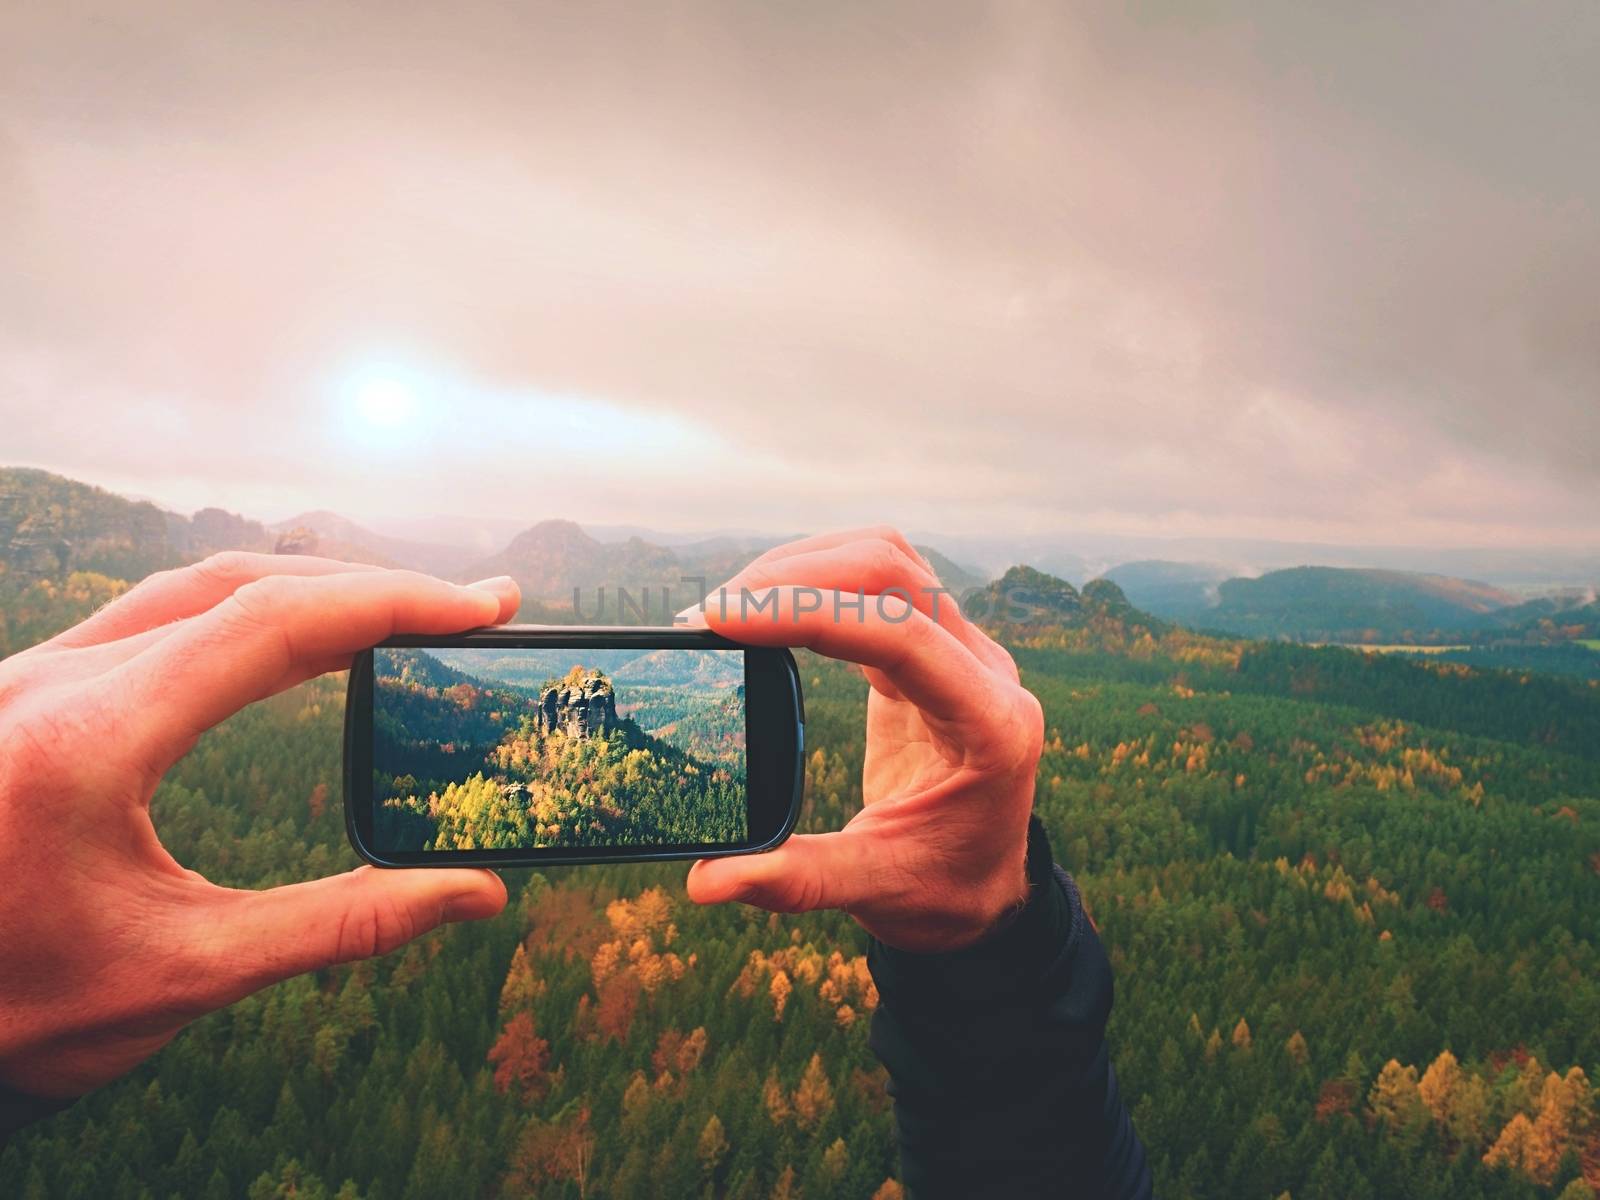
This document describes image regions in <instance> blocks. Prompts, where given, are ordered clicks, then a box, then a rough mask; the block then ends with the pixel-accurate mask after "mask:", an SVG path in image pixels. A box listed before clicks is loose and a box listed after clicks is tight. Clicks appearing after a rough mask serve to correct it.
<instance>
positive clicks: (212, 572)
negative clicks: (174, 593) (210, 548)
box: [186, 550, 260, 587]
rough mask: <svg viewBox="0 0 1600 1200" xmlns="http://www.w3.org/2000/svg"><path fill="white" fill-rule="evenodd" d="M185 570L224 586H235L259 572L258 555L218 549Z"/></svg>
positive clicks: (252, 577)
mask: <svg viewBox="0 0 1600 1200" xmlns="http://www.w3.org/2000/svg"><path fill="white" fill-rule="evenodd" d="M186 570H188V571H189V572H190V573H191V574H193V575H198V576H199V577H200V578H202V579H206V580H210V581H211V582H213V583H219V584H222V585H223V586H224V587H234V586H237V585H239V584H240V583H242V582H244V581H247V580H251V579H254V578H255V577H256V576H257V575H258V574H259V573H260V572H259V558H258V556H256V555H254V554H249V553H247V552H245V551H243V550H218V551H217V552H216V553H215V554H209V555H207V556H206V557H205V558H203V559H201V560H200V561H199V562H197V563H195V564H194V565H193V566H191V567H188V568H186Z"/></svg>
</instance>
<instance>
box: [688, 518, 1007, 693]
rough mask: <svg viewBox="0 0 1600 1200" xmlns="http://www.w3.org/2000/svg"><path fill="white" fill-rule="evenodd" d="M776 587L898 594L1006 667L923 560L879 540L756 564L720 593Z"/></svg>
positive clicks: (987, 659) (980, 653) (1002, 655)
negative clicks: (790, 586) (803, 587)
mask: <svg viewBox="0 0 1600 1200" xmlns="http://www.w3.org/2000/svg"><path fill="white" fill-rule="evenodd" d="M779 585H794V586H805V587H814V588H821V589H823V590H825V591H835V590H837V591H841V592H865V593H867V594H869V595H889V594H898V595H900V596H902V597H903V598H905V599H908V600H910V601H911V603H912V605H913V606H915V608H916V609H917V611H918V612H921V613H925V614H926V615H927V616H929V617H931V618H932V619H934V620H935V621H937V622H938V623H939V624H940V625H943V626H944V627H945V628H946V629H948V630H949V631H950V632H951V633H953V634H955V636H956V637H958V638H960V639H961V641H962V642H963V643H964V644H965V645H966V647H967V649H969V650H971V651H972V652H973V653H974V654H976V655H977V656H978V657H979V658H980V659H982V660H983V661H984V662H985V663H987V664H988V665H989V666H990V667H992V668H995V669H1003V668H1004V667H1006V666H1008V665H1009V663H1010V656H1009V655H1007V654H1006V653H1005V652H1004V651H1003V650H1001V649H1000V647H999V646H997V645H996V644H995V643H994V642H993V641H991V640H990V639H989V638H988V637H987V636H986V635H985V634H984V633H983V631H982V630H980V629H978V628H977V627H976V626H975V625H973V624H972V623H971V622H970V621H968V620H967V619H966V617H964V616H963V615H962V613H961V607H960V605H959V604H958V603H957V601H956V598H955V596H954V594H952V593H951V592H950V591H949V590H948V589H946V588H945V587H944V586H943V585H942V584H941V583H940V582H939V577H938V576H937V575H935V574H934V573H933V571H931V570H930V569H929V568H928V567H927V565H926V563H925V562H924V561H923V560H922V558H921V557H920V556H919V557H917V558H912V557H911V556H910V555H908V554H907V553H906V551H905V549H904V547H903V546H902V545H900V544H897V543H896V542H893V541H888V540H885V539H884V538H880V537H870V538H861V539H857V540H855V541H849V542H839V543H837V544H835V545H833V546H829V547H826V548H824V549H819V550H807V551H800V552H798V553H795V554H790V555H787V556H785V557H783V558H778V559H772V560H769V561H766V562H763V561H761V560H760V559H757V560H756V561H755V562H753V563H751V564H750V565H749V566H747V567H745V568H744V569H743V570H742V571H740V572H739V573H738V574H737V575H735V576H734V577H733V578H732V579H730V580H729V581H728V582H727V583H726V584H724V585H723V588H722V589H720V590H725V591H726V592H728V593H729V594H730V595H732V596H734V597H737V595H738V593H739V591H740V589H749V590H750V591H761V590H764V589H766V588H770V587H777V586H779ZM718 594H719V593H712V595H711V597H708V602H710V603H717V597H718ZM1002 660H1003V661H1002Z"/></svg>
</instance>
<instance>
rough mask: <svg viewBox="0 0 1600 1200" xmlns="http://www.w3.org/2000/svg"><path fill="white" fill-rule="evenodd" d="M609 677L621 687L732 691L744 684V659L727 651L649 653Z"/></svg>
mask: <svg viewBox="0 0 1600 1200" xmlns="http://www.w3.org/2000/svg"><path fill="white" fill-rule="evenodd" d="M611 674H612V678H614V679H615V680H616V681H617V682H618V683H620V684H630V683H631V684H650V685H652V686H655V687H674V686H678V685H685V684H695V685H698V686H701V687H731V686H734V685H737V684H742V683H743V682H744V657H743V655H741V654H739V653H737V652H735V653H732V654H730V653H729V652H728V651H726V650H651V651H648V652H647V653H645V654H641V655H639V657H637V658H634V659H630V660H629V661H628V662H626V663H624V664H623V665H622V666H620V667H618V668H616V669H615V670H614V671H612V673H611Z"/></svg>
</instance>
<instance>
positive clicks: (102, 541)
mask: <svg viewBox="0 0 1600 1200" xmlns="http://www.w3.org/2000/svg"><path fill="white" fill-rule="evenodd" d="M272 546H273V537H272V535H271V534H270V533H268V531H267V530H266V528H265V527H264V526H263V525H262V524H261V523H260V522H259V521H252V520H249V519H248V518H245V517H241V516H238V515H237V514H235V513H230V512H225V511H223V510H222V509H220V508H202V509H201V510H200V511H199V512H196V513H195V514H194V515H193V516H188V517H186V516H183V515H182V514H180V513H174V512H168V511H166V510H165V509H162V508H159V507H157V506H156V505H154V504H152V503H150V502H149V501H148V500H129V499H127V498H126V497H124V496H118V495H116V494H114V493H112V492H108V491H105V490H104V489H102V488H97V487H94V486H92V485H90V484H87V483H79V482H78V481H77V480H75V479H66V478H64V477H62V476H60V475H53V474H51V473H50V472H48V471H38V470H33V469H32V468H27V467H0V576H7V575H9V576H11V577H13V578H22V579H42V578H49V579H60V578H63V577H65V576H66V575H68V574H69V573H71V572H73V571H96V572H99V573H100V574H103V575H110V576H113V577H115V578H118V579H142V578H143V577H144V576H146V575H148V574H150V573H151V572H153V571H159V570H163V569H164V568H167V567H172V566H177V565H178V564H180V563H184V562H189V561H192V560H194V559H197V558H203V557H204V556H205V555H207V554H210V553H212V552H214V551H217V550H259V551H270V550H271V549H272Z"/></svg>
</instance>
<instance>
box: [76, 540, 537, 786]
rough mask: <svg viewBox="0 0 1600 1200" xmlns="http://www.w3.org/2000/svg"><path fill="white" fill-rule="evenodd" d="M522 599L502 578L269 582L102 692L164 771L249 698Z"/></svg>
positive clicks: (512, 607)
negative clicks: (404, 637)
mask: <svg viewBox="0 0 1600 1200" xmlns="http://www.w3.org/2000/svg"><path fill="white" fill-rule="evenodd" d="M518 599H519V595H518V591H517V586H516V584H515V583H513V582H512V581H511V580H509V579H503V578H502V579H494V580H486V581H484V582H483V583H481V584H476V585H473V586H471V587H462V586H460V585H458V584H453V583H446V582H444V581H443V580H442V579H434V578H433V577H432V576H428V575H418V574H415V573H414V572H411V571H372V572H360V573H345V574H337V575H323V576H308V577H292V576H282V575H275V576H267V577H265V578H262V579H257V580H255V581H254V582H251V583H248V584H246V585H244V586H243V587H241V588H239V589H238V590H237V591H236V592H234V593H233V594H232V595H231V596H229V597H228V598H227V599H226V600H224V601H223V602H222V603H221V604H218V605H216V606H215V607H214V608H211V609H209V610H207V611H206V612H204V613H202V614H200V615H199V616H197V617H191V618H190V619H189V620H187V621H185V622H183V623H182V625H181V626H179V627H178V628H177V629H175V630H173V632H172V633H171V634H169V635H168V636H167V637H165V638H163V639H161V640H160V641H159V642H157V643H156V644H155V645H153V646H151V647H149V648H148V649H146V650H145V651H144V652H143V653H141V654H139V655H137V656H135V657H134V658H132V659H129V660H128V661H127V662H125V663H123V664H122V665H121V666H118V667H116V668H114V669H113V670H111V671H109V672H107V673H106V675H105V676H103V679H104V681H105V684H106V694H107V695H110V696H114V697H116V698H117V699H118V702H119V703H120V704H121V705H122V708H123V711H124V712H125V713H126V715H127V721H128V728H129V732H130V736H129V739H128V747H127V748H128V749H129V750H130V752H131V753H133V754H134V755H136V756H139V760H140V761H143V762H145V763H147V764H148V765H153V766H159V767H164V766H165V764H166V763H168V762H170V761H172V759H173V758H175V757H177V756H178V755H180V754H182V753H184V752H185V751H186V750H187V749H188V748H189V746H190V745H192V744H193V741H194V739H195V738H196V737H198V736H199V734H201V733H202V732H204V731H205V730H207V729H209V728H211V726H213V725H215V724H217V722H219V721H221V720H222V719H223V718H225V717H227V716H229V715H231V714H232V713H234V712H236V711H238V710H239V709H241V708H243V707H244V706H245V705H246V704H249V703H250V702H251V701H252V700H259V699H261V698H263V697H266V696H270V695H273V694H274V693H276V692H279V691H282V690H283V689H284V688H286V687H291V686H293V685H294V684H296V683H299V682H301V681H302V680H304V679H307V678H310V677H311V675H313V674H316V673H320V672H322V671H326V670H329V669H337V668H340V667H344V666H348V665H349V661H350V657H351V656H352V655H353V654H354V653H355V652H356V651H358V650H362V649H365V648H367V647H369V646H373V645H375V644H377V643H378V642H381V641H383V640H384V639H385V638H388V637H390V636H392V635H394V634H396V633H423V634H446V633H457V632H459V631H461V630H464V629H471V628H474V627H476V626H482V625H489V624H493V623H495V622H497V621H501V620H504V619H506V618H507V617H509V616H510V615H511V614H512V613H514V612H515V611H516V608H517V602H518Z"/></svg>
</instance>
